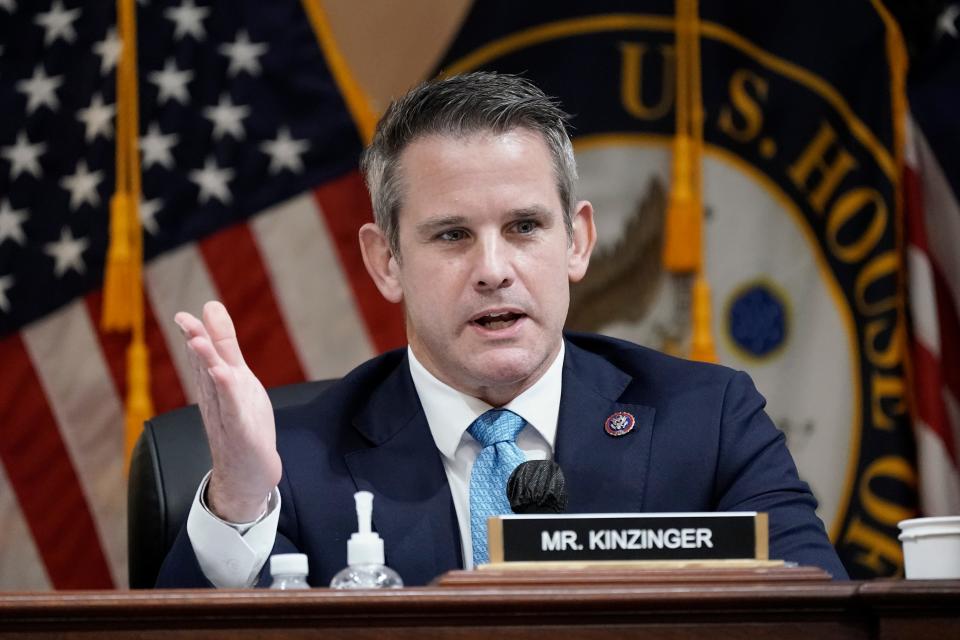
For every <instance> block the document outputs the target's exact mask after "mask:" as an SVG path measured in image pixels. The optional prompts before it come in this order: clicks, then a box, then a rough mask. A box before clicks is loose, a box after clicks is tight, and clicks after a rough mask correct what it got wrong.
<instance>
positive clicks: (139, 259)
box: [101, 0, 153, 462]
mask: <svg viewBox="0 0 960 640" xmlns="http://www.w3.org/2000/svg"><path fill="white" fill-rule="evenodd" d="M117 25H118V31H119V32H120V40H121V42H122V43H123V48H122V50H121V53H120V59H119V61H118V63H117V148H116V190H115V193H114V194H113V197H112V198H111V199H110V245H109V247H108V249H107V264H106V271H105V273H104V279H103V313H102V318H101V327H102V329H103V330H104V331H130V332H131V339H130V345H129V346H128V347H127V397H126V407H125V409H126V410H125V425H124V453H125V455H126V460H127V461H128V462H129V460H130V454H131V452H132V451H133V446H134V444H135V443H136V441H137V437H139V435H140V430H141V428H142V427H143V423H144V421H145V420H147V419H148V418H150V416H152V415H153V402H152V400H151V398H150V355H149V351H148V350H147V344H146V340H145V338H144V316H143V231H142V228H141V224H140V212H139V209H140V155H139V148H138V131H139V130H140V125H139V114H138V105H137V26H136V15H135V13H134V0H117Z"/></svg>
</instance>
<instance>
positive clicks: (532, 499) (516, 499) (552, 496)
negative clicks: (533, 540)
mask: <svg viewBox="0 0 960 640" xmlns="http://www.w3.org/2000/svg"><path fill="white" fill-rule="evenodd" d="M507 498H508V499H509V500H510V508H511V509H513V512H514V513H521V514H522V513H563V512H564V511H566V510H567V486H566V480H565V479H564V477H563V471H561V470H560V465H558V464H557V463H556V462H553V461H551V460H528V461H527V462H524V463H521V464H520V465H519V466H518V467H517V468H516V469H514V471H513V473H512V474H510V479H509V480H508V481H507Z"/></svg>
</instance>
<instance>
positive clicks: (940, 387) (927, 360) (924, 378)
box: [905, 2, 960, 516]
mask: <svg viewBox="0 0 960 640" xmlns="http://www.w3.org/2000/svg"><path fill="white" fill-rule="evenodd" d="M934 38H935V43H934V45H933V46H932V47H931V49H930V50H929V51H928V52H927V53H926V55H925V56H924V57H923V58H922V59H921V60H919V61H917V64H915V66H914V69H913V70H912V72H911V81H910V85H909V96H910V107H911V110H912V112H913V117H912V119H911V120H910V122H909V124H908V127H907V130H908V132H909V139H908V144H907V155H906V180H905V184H906V200H907V202H906V205H907V206H906V213H907V247H906V254H907V268H908V276H909V281H908V287H909V293H910V296H909V300H910V311H911V316H912V323H911V328H912V332H911V345H910V346H911V355H912V356H913V363H914V385H913V387H914V407H915V410H914V412H913V414H914V429H915V432H916V438H917V458H918V466H919V472H920V477H919V481H920V500H921V509H922V511H923V513H924V515H930V516H941V515H956V514H960V252H958V251H957V247H958V243H960V121H958V120H957V114H958V113H960V3H957V2H952V3H949V4H946V5H945V6H944V9H943V12H942V14H941V15H940V18H939V20H938V21H937V27H936V31H935V34H934Z"/></svg>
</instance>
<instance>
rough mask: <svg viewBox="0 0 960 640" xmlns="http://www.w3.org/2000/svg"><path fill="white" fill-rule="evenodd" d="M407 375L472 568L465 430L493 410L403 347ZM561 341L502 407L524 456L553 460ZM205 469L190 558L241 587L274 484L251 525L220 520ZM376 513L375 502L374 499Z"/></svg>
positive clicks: (259, 561)
mask: <svg viewBox="0 0 960 640" xmlns="http://www.w3.org/2000/svg"><path fill="white" fill-rule="evenodd" d="M407 356H408V361H409V363H410V375H411V376H412V377H413V384H414V387H416V390H417V395H418V396H420V404H421V405H422V406H423V412H424V415H425V416H426V419H427V424H428V425H429V427H430V433H431V434H432V435H433V441H434V442H435V443H436V445H437V450H438V451H439V452H440V457H441V459H442V461H443V468H444V470H445V471H446V474H447V481H448V483H449V485H450V494H451V496H452V497H453V505H454V508H455V509H456V512H457V523H458V524H459V526H460V545H461V549H462V551H463V561H464V566H465V567H466V568H468V569H469V568H472V567H473V541H472V538H471V536H470V472H471V470H472V469H473V463H474V461H475V460H476V459H477V455H478V454H479V453H480V450H481V448H482V447H481V446H480V443H478V442H477V441H476V440H474V439H473V436H471V435H470V434H469V433H467V429H468V428H469V427H470V425H471V424H472V423H473V421H474V420H476V419H477V418H478V417H479V416H481V415H482V414H483V413H485V412H486V411H488V410H489V409H492V408H493V407H492V406H491V405H489V404H487V403H486V402H484V401H482V400H479V399H477V398H474V397H473V396H469V395H467V394H465V393H462V392H460V391H457V390H456V389H454V388H453V387H450V386H449V385H447V384H445V383H443V382H441V381H440V380H438V379H437V378H436V377H435V376H434V375H433V374H431V373H430V372H429V371H427V369H426V368H425V367H424V366H423V365H422V364H420V362H419V361H418V360H417V358H416V356H414V354H413V350H412V349H410V348H409V347H408V348H407ZM563 357H564V345H563V342H562V341H561V343H560V351H559V352H558V353H557V357H556V358H555V359H554V361H553V363H551V365H550V367H549V368H548V369H547V371H546V373H544V374H543V376H541V378H540V379H539V380H538V381H537V382H535V383H534V384H533V386H531V387H530V388H529V389H527V390H526V391H524V392H523V393H521V394H520V395H519V396H517V397H516V398H514V399H513V400H512V401H510V402H509V403H508V404H506V405H505V406H504V407H503V408H504V409H509V410H510V411H512V412H514V413H516V414H517V415H519V416H520V417H521V418H523V419H524V420H525V421H526V422H527V424H526V426H525V427H524V428H523V429H522V430H521V431H520V433H519V434H518V436H517V446H518V447H520V449H521V450H522V451H523V452H524V454H525V455H526V457H527V460H549V459H552V458H553V450H554V444H555V442H556V434H557V416H558V415H559V412H560V392H561V388H562V381H563ZM208 481H209V474H207V477H205V478H204V479H203V481H202V482H201V483H200V487H199V489H198V490H197V495H196V497H195V498H194V501H193V506H192V507H191V509H190V515H189V516H188V518H187V535H188V536H189V538H190V543H191V544H192V545H193V550H194V553H195V554H196V556H197V562H198V563H199V565H200V568H201V569H202V570H203V573H204V575H206V576H207V579H208V580H210V582H211V583H212V584H213V585H214V586H217V587H249V586H251V585H252V584H253V583H254V582H255V581H256V578H257V575H258V574H259V573H260V569H261V567H263V565H264V563H265V562H266V561H267V558H268V557H269V555H270V551H271V550H272V549H273V543H274V540H275V539H276V535H277V523H278V521H279V519H280V492H279V491H278V490H277V489H274V490H273V492H272V493H271V495H270V498H269V500H268V505H267V511H266V513H264V514H263V515H262V516H261V517H260V518H259V519H257V520H256V521H254V522H252V523H247V524H235V523H229V522H225V521H223V520H221V519H220V518H218V517H217V516H215V515H214V514H213V513H212V512H211V511H210V510H209V509H208V508H207V507H206V505H205V504H204V501H203V496H204V494H205V493H206V487H207V482H208ZM373 508H374V513H376V508H377V505H376V500H374V505H373Z"/></svg>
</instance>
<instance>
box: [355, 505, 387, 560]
mask: <svg viewBox="0 0 960 640" xmlns="http://www.w3.org/2000/svg"><path fill="white" fill-rule="evenodd" d="M353 499H354V501H355V502H356V505H357V532H356V533H354V534H353V535H352V536H350V539H349V540H347V564H348V565H350V566H354V565H358V564H383V539H382V538H381V537H380V536H379V535H377V534H376V533H375V532H374V531H372V527H371V526H370V523H371V520H372V519H373V494H372V493H370V492H369V491H357V492H356V493H355V494H353Z"/></svg>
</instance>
